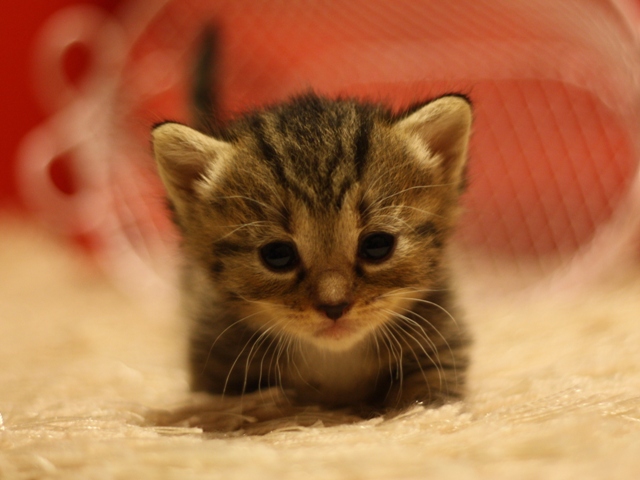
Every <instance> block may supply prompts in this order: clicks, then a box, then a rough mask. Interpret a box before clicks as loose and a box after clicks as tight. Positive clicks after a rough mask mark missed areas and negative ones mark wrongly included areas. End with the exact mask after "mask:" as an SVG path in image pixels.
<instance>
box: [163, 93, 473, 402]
mask: <svg viewBox="0 0 640 480" xmlns="http://www.w3.org/2000/svg"><path fill="white" fill-rule="evenodd" d="M470 125H471V109H470V106H469V103H468V101H467V100H466V99H465V98H463V97H461V96H457V95H450V96H444V97H441V98H439V99H436V100H434V101H431V102H429V103H427V104H425V105H422V106H420V107H419V108H414V109H412V110H410V111H408V112H405V113H403V114H401V115H392V114H391V113H390V112H388V111H387V110H385V109H384V108H382V107H379V106H375V105H371V104H367V103H364V102H359V101H352V100H329V99H325V98H323V97H319V96H316V95H314V94H307V95H304V96H301V97H297V98H294V99H292V100H290V101H288V102H286V103H282V104H279V105H276V106H274V107H271V108H267V109H264V110H261V111H256V112H253V113H249V114H247V115H245V116H243V117H241V118H239V119H238V120H236V121H234V122H232V123H231V124H230V125H229V126H228V127H227V128H225V129H223V130H220V131H219V132H217V133H216V134H215V138H214V136H212V135H205V134H202V133H199V132H197V131H195V130H193V129H190V128H188V127H185V126H183V125H179V124H176V123H165V124H161V125H159V126H157V127H156V128H155V129H154V131H153V138H154V153H155V157H156V160H157V164H158V167H159V173H160V176H161V178H162V180H163V182H164V184H165V186H166V189H167V193H168V196H169V199H170V203H171V205H172V209H173V212H174V215H175V219H176V223H177V224H178V226H179V228H180V230H181V233H182V237H183V253H184V263H185V266H184V282H183V294H184V303H185V307H186V310H187V315H188V317H189V318H190V321H191V322H192V328H191V337H190V365H191V379H192V387H193V389H195V390H204V391H208V392H214V393H224V394H228V395H242V394H243V393H247V392H250V391H256V390H259V389H264V388H267V387H270V386H280V387H282V389H283V390H284V391H285V392H286V393H287V395H288V397H289V398H290V399H291V401H292V402H296V403H314V404H320V405H326V406H329V407H334V406H349V407H354V408H356V409H358V411H362V412H371V411H384V410H387V409H393V408H397V407H403V406H407V405H409V404H412V403H414V402H416V401H420V402H425V403H428V404H437V403H441V402H443V401H447V400H450V399H457V398H460V397H461V395H462V394H463V391H464V376H465V370H466V368H467V355H466V347H467V344H468V338H467V335H466V332H465V328H464V325H463V323H462V321H461V319H460V313H459V312H458V310H457V308H456V303H455V299H454V295H453V293H452V292H451V286H450V278H449V272H448V271H447V265H446V256H447V255H446V248H447V244H448V239H449V237H450V234H451V230H452V227H453V226H454V221H455V219H456V216H457V211H458V199H459V195H460V193H461V191H462V189H463V185H464V171H465V164H466V157H467V143H468V138H469V134H470ZM371 232H388V233H391V234H393V235H394V236H395V237H396V239H397V240H396V246H395V249H394V251H393V253H392V255H391V256H390V258H389V259H388V260H386V261H383V262H381V263H375V262H368V261H365V260H362V259H361V258H360V257H359V256H358V255H357V252H358V245H359V241H360V239H362V238H363V236H365V235H367V234H368V233H371ZM274 241H290V242H293V243H294V244H295V246H296V248H297V251H298V254H299V257H300V265H299V266H297V267H296V268H295V269H293V270H292V271H288V272H284V273H282V272H274V271H272V270H270V269H269V268H267V267H266V266H265V264H264V262H263V261H262V260H261V258H260V253H259V250H260V247H261V246H263V245H265V244H267V243H269V242H274ZM340 303H349V304H350V305H351V308H350V309H349V310H348V311H346V313H344V314H343V315H342V316H341V317H340V318H338V319H337V320H332V319H330V318H329V317H328V316H327V315H326V314H325V313H324V312H323V311H322V309H321V308H319V306H320V305H326V304H329V305H335V304H340Z"/></svg>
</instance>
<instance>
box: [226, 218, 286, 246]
mask: <svg viewBox="0 0 640 480" xmlns="http://www.w3.org/2000/svg"><path fill="white" fill-rule="evenodd" d="M265 224H267V225H269V224H271V225H277V224H276V223H275V222H270V221H267V220H256V221H255V222H250V223H243V224H238V225H227V227H228V228H233V227H236V228H234V229H233V230H231V231H230V232H228V233H225V234H224V235H223V236H222V237H220V238H219V239H218V241H220V240H224V239H225V238H227V237H230V236H231V235H233V234H234V233H236V232H237V231H239V230H242V229H243V228H247V227H254V226H256V225H265Z"/></svg>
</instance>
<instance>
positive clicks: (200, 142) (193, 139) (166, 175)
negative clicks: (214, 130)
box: [151, 122, 231, 200]
mask: <svg viewBox="0 0 640 480" xmlns="http://www.w3.org/2000/svg"><path fill="white" fill-rule="evenodd" d="M151 135H152V143H153V154H154V156H155V159H156V163H157V165H158V171H159V173H160V178H161V179H162V182H163V183H164V185H165V187H166V189H167V193H168V194H169V197H170V198H172V199H174V200H175V197H176V196H179V197H181V198H184V197H190V196H193V195H194V193H195V187H196V184H197V182H198V181H199V180H203V179H205V178H206V177H207V174H208V173H210V171H211V169H212V168H214V166H215V165H216V163H217V162H218V161H220V159H221V158H222V157H223V156H224V154H225V152H228V151H229V149H230V148H231V146H230V145H229V144H228V143H226V142H223V141H221V140H216V139H215V138H212V137H209V136H207V135H204V134H202V133H200V132H198V131H196V130H194V129H192V128H189V127H187V126H185V125H181V124H179V123H171V122H168V123H162V124H160V125H158V126H157V127H155V128H154V129H153V131H152V133H151Z"/></svg>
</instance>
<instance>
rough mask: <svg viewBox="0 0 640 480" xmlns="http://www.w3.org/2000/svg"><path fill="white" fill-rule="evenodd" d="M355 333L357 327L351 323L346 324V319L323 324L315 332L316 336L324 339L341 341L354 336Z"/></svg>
mask: <svg viewBox="0 0 640 480" xmlns="http://www.w3.org/2000/svg"><path fill="white" fill-rule="evenodd" d="M354 333H355V329H354V328H353V327H351V326H349V325H346V322H344V321H340V320H338V321H335V322H331V324H329V325H322V326H321V327H320V328H319V329H318V330H316V332H315V333H314V334H313V336H314V337H316V338H318V339H323V340H334V341H339V340H343V339H345V338H348V337H350V336H352V335H353V334H354Z"/></svg>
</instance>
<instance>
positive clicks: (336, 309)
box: [318, 302, 351, 320]
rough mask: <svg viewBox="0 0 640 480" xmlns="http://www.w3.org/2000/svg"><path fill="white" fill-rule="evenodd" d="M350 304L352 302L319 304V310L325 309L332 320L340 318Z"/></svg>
mask: <svg viewBox="0 0 640 480" xmlns="http://www.w3.org/2000/svg"><path fill="white" fill-rule="evenodd" d="M350 306H351V304H349V303H346V302H345V303H339V304H337V305H318V310H321V311H323V312H324V313H325V314H326V315H327V317H329V318H330V319H331V320H338V319H339V318H340V317H341V316H342V315H343V314H344V312H345V311H346V310H347V309H348V308H349V307H350Z"/></svg>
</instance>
